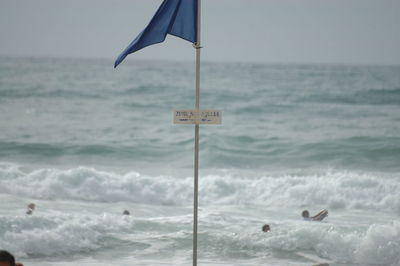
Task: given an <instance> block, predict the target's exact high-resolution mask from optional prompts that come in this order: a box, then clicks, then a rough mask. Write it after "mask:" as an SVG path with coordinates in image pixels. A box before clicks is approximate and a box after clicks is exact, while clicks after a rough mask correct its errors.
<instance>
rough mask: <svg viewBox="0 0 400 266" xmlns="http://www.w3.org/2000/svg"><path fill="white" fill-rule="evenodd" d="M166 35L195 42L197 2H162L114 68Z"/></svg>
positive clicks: (187, 0) (194, 0) (174, 0)
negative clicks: (129, 56)
mask: <svg viewBox="0 0 400 266" xmlns="http://www.w3.org/2000/svg"><path fill="white" fill-rule="evenodd" d="M167 34H171V35H174V36H176V37H180V38H182V39H184V40H187V41H189V42H192V43H195V42H196V40H197V0H164V1H163V2H162V4H161V6H160V7H159V8H158V10H157V12H156V14H155V15H154V16H153V18H152V19H151V21H150V23H149V25H147V27H146V28H145V29H144V30H143V31H142V32H141V33H140V34H139V35H138V36H137V37H136V38H135V39H134V40H133V41H132V42H131V43H130V44H129V46H128V47H127V48H126V49H125V50H124V51H123V52H122V53H121V54H120V55H119V56H118V58H117V60H116V61H115V64H114V68H115V67H117V66H118V65H119V64H120V63H121V62H122V61H123V60H124V59H125V57H126V56H127V55H128V54H131V53H134V52H136V51H138V50H140V49H142V48H144V47H146V46H149V45H152V44H156V43H160V42H163V41H164V40H165V38H166V36H167Z"/></svg>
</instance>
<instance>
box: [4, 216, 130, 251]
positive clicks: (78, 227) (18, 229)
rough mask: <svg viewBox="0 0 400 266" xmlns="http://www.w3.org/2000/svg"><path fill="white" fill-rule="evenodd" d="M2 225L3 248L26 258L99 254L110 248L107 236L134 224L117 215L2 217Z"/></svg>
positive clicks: (123, 230)
mask: <svg viewBox="0 0 400 266" xmlns="http://www.w3.org/2000/svg"><path fill="white" fill-rule="evenodd" d="M124 218H125V217H124ZM0 224H1V226H0V246H1V247H2V248H3V249H6V250H10V251H12V252H13V253H15V254H16V255H18V256H22V257H26V256H29V255H32V256H54V255H63V254H64V255H66V254H71V253H82V252H88V251H93V250H97V249H99V248H101V247H103V246H107V244H106V243H105V241H104V238H105V237H106V236H110V234H112V233H122V232H126V231H127V230H129V229H130V228H131V227H132V226H133V221H132V220H131V219H121V217H116V216H114V215H101V216H85V215H78V216H77V215H65V214H58V215H45V216H0Z"/></svg>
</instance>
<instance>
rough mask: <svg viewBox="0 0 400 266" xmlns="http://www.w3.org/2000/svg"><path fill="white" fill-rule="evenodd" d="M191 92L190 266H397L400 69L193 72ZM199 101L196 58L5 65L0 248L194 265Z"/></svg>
mask: <svg viewBox="0 0 400 266" xmlns="http://www.w3.org/2000/svg"><path fill="white" fill-rule="evenodd" d="M200 96H201V99H200V108H201V109H216V110H221V111H222V124H220V125H200V155H199V159H200V163H199V215H198V245H197V257H198V258H197V262H198V265H204V266H216V265H234V266H239V265H240V266H245V265H246V266H255V265H277V266H281V265H283V266H286V265H288V266H290V265H300V266H302V265H310V266H311V265H318V264H322V265H330V266H333V265H346V266H355V265H357V266H359V265H363V266H364V265H365V266H368V265H374V266H375V265H390V266H396V265H400V220H399V218H400V66H395V65H392V66H391V65H386V66H385V65H340V64H279V63H265V64H264V63H235V62H227V63H218V62H202V64H201V94H200ZM194 105H195V62H194V60H193V62H191V61H187V62H186V61H140V60H135V59H134V58H130V59H129V60H125V61H124V63H123V64H121V65H120V66H119V67H118V68H117V69H114V68H113V60H112V59H89V58H87V59H82V58H45V57H6V56H2V57H0V249H5V250H8V251H10V252H11V253H13V254H14V255H15V256H16V258H17V261H19V262H22V263H24V265H25V266H67V265H87V266H109V265H121V266H124V265H127V266H130V265H143V266H144V265H154V266H159V265H177V266H183V265H191V264H192V256H193V244H192V242H193V194H194V192H193V187H194V185H193V182H194V181H193V180H194V177H193V176H194V170H193V168H194V126H193V125H180V124H174V123H173V110H179V109H193V108H194ZM29 203H35V204H36V209H35V210H34V212H33V214H32V215H27V214H26V206H27V204H29ZM306 209H307V210H309V212H310V214H311V215H314V214H316V213H317V212H319V211H320V210H323V209H327V210H328V211H329V215H328V217H326V218H325V219H324V220H323V221H321V222H315V221H304V220H303V219H302V217H301V213H302V211H303V210H306ZM124 210H128V211H129V212H130V215H123V211H124ZM264 224H269V225H270V228H271V230H270V231H269V232H266V233H265V232H262V230H261V228H262V226H263V225H264Z"/></svg>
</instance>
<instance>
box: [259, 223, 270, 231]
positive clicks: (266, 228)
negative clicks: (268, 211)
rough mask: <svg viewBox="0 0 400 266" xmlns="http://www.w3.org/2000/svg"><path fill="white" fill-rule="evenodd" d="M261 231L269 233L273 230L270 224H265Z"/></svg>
mask: <svg viewBox="0 0 400 266" xmlns="http://www.w3.org/2000/svg"><path fill="white" fill-rule="evenodd" d="M261 229H262V231H263V232H264V233H267V232H269V231H271V228H270V227H269V224H264V225H263V226H262V228H261Z"/></svg>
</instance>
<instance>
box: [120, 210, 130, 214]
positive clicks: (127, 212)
mask: <svg viewBox="0 0 400 266" xmlns="http://www.w3.org/2000/svg"><path fill="white" fill-rule="evenodd" d="M122 214H123V215H130V214H131V213H130V212H129V211H128V210H124V212H123V213H122Z"/></svg>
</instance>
